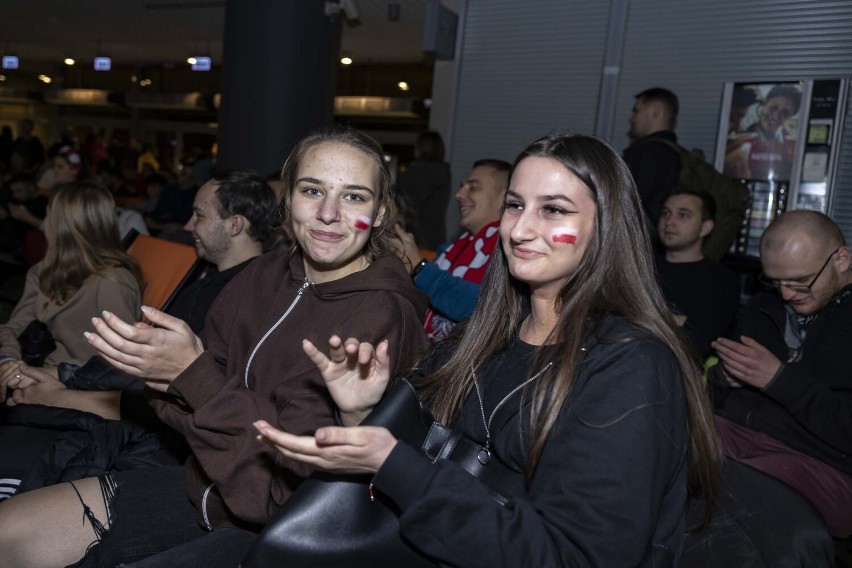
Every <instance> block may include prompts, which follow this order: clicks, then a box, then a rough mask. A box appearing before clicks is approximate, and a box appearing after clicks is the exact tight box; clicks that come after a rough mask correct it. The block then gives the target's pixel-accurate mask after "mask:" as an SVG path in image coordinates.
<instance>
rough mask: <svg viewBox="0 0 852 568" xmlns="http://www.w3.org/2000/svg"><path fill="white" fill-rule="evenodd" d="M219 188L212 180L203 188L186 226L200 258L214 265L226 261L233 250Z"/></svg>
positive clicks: (196, 197) (197, 196) (196, 198)
mask: <svg viewBox="0 0 852 568" xmlns="http://www.w3.org/2000/svg"><path fill="white" fill-rule="evenodd" d="M218 188H219V184H218V183H216V182H215V181H212V180H211V181H208V182H207V183H205V184H204V185H202V186H201V189H199V190H198V193H196V194H195V201H194V202H193V204H192V217H190V218H189V221H187V223H186V225H185V226H184V229H186V230H187V231H189V232H191V233H192V236H193V237H194V238H195V249H196V251H197V252H198V256H199V258H203V259H204V260H207V261H209V262H212V263H213V264H219V262H220V261H222V260H224V259H225V258H226V256H227V253H228V251H229V250H230V248H231V237H230V235H229V234H228V230H227V228H226V227H225V223H226V219H223V218H222V217H221V215H220V214H219V200H218V197H217V196H216V190H217V189H218Z"/></svg>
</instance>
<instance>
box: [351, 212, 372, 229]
mask: <svg viewBox="0 0 852 568" xmlns="http://www.w3.org/2000/svg"><path fill="white" fill-rule="evenodd" d="M372 224H373V220H372V219H370V218H369V217H367V216H366V215H358V219H356V220H355V228H356V229H360V230H362V231H367V230H369V229H370V227H371V226H372Z"/></svg>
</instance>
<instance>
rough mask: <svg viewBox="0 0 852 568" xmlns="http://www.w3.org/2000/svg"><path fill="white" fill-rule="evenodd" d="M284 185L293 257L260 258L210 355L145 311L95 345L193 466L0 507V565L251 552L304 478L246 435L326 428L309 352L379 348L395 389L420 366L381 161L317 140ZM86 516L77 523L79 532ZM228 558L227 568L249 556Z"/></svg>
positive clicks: (212, 319)
mask: <svg viewBox="0 0 852 568" xmlns="http://www.w3.org/2000/svg"><path fill="white" fill-rule="evenodd" d="M282 180H283V182H284V186H285V196H286V197H285V203H284V207H285V219H286V223H287V224H289V225H290V227H291V228H292V231H293V235H294V238H295V240H296V245H295V246H294V248H293V249H292V250H290V251H287V250H278V251H275V252H273V253H270V254H267V255H264V256H263V257H261V258H259V259H257V260H255V261H254V262H252V263H251V265H250V266H248V267H247V268H246V269H244V270H243V271H242V272H241V273H240V274H239V275H238V276H237V277H236V278H235V279H234V280H232V281H231V283H230V284H229V285H228V287H227V288H226V289H225V290H224V291H223V292H222V293H221V294H220V296H219V298H217V300H216V302H215V303H214V306H213V307H212V309H211V311H210V313H209V315H208V318H207V322H206V324H205V327H204V331H203V338H204V339H203V341H202V340H201V339H199V338H198V337H197V336H195V335H194V334H193V333H192V331H191V330H190V329H189V327H188V326H187V325H186V324H185V323H184V322H182V321H180V320H178V319H176V318H173V317H170V316H167V315H166V314H163V313H162V312H159V311H158V310H154V309H151V308H145V310H144V313H145V315H146V316H147V317H148V318H149V319H150V320H151V321H152V322H153V323H155V324H157V326H159V327H147V326H138V325H131V324H129V323H126V321H123V318H119V317H117V316H116V315H114V314H111V313H106V314H104V316H103V317H101V318H95V326H96V332H95V333H93V334H90V335H89V340H90V341H91V343H92V344H93V345H94V346H95V347H96V348H97V349H98V350H99V351H100V352H101V355H102V356H103V357H104V358H105V359H106V360H107V361H109V362H110V363H112V364H113V365H115V366H116V367H117V368H118V369H120V370H123V371H126V372H129V373H131V374H134V375H136V376H139V377H142V378H144V380H145V382H146V385H147V386H148V387H149V393H150V396H151V399H152V400H151V404H152V405H153V407H154V409H155V410H156V412H157V414H158V416H159V417H160V418H161V419H162V420H163V422H165V423H166V424H168V425H169V426H171V427H172V428H174V429H175V430H176V431H177V432H179V433H181V434H182V435H183V436H184V437H185V438H186V440H187V442H188V444H189V446H190V447H191V449H192V455H191V456H190V458H189V460H188V462H187V464H186V467H185V468H184V467H179V468H159V469H150V470H133V471H128V472H118V473H114V474H113V473H108V474H105V475H104V476H102V477H100V478H97V477H96V478H87V479H83V480H80V481H74V482H73V484H71V483H62V484H58V485H53V486H50V487H45V488H42V489H38V490H36V491H31V492H27V493H23V494H20V495H16V496H14V497H12V498H11V499H8V500H6V501H4V502H2V503H0V549H2V550H3V555H4V560H7V561H8V562H10V563H13V564H15V565H16V566H20V567H26V566H44V565H48V564H50V565H60V566H61V565H67V564H70V563H74V562H77V561H78V560H80V559H81V558H83V557H85V558H83V560H84V562H85V563H86V564H89V563H91V564H92V565H114V564H121V563H124V562H128V563H129V562H133V561H136V560H139V559H141V558H143V557H144V556H147V555H152V554H155V553H156V552H157V551H158V550H165V549H169V548H172V547H176V546H178V545H180V544H182V543H185V542H190V543H191V541H194V540H195V539H198V538H200V537H202V536H204V535H207V534H209V531H211V530H214V529H217V530H218V529H221V528H227V527H231V528H234V527H236V528H239V529H241V532H240V534H241V535H243V536H245V537H247V539H248V541H249V542H250V540H251V535H252V534H253V533H256V532H257V531H259V529H260V528H261V527H262V526H263V524H264V523H265V522H267V521H268V520H269V518H270V517H271V515H273V514H274V513H275V511H276V510H277V509H278V507H279V506H280V504H281V503H282V502H283V501H284V500H286V499H287V498H288V497H289V496H290V494H291V493H292V491H293V490H294V489H295V487H296V486H297V485H298V484H299V482H300V481H301V480H302V479H303V478H304V477H305V476H307V475H308V474H310V472H311V471H312V470H313V468H311V467H308V466H303V465H301V464H298V463H296V462H291V461H289V460H282V459H280V458H278V457H277V456H278V454H277V452H275V451H274V450H273V449H272V448H269V447H268V446H265V445H264V444H260V443H258V441H257V440H256V435H257V433H256V431H255V430H254V428H253V427H252V425H251V423H252V421H253V420H255V419H256V418H257V417H258V416H262V417H263V418H264V419H265V420H266V421H267V422H271V423H273V424H275V425H277V426H278V427H280V428H283V429H285V430H288V431H291V432H295V433H299V434H308V433H311V432H313V431H314V430H315V429H316V428H318V427H320V426H323V425H330V424H333V423H334V405H333V403H332V401H331V398H330V396H329V394H328V391H327V390H326V388H325V387H324V385H325V383H324V381H323V378H322V376H321V375H320V373H319V371H318V369H317V368H316V366H315V365H314V364H313V363H312V362H311V360H310V358H309V357H308V356H307V355H306V354H305V352H304V349H303V343H302V342H303V340H304V339H308V340H310V341H312V342H314V343H316V344H319V343H320V342H321V341H322V342H325V341H327V340H328V336H329V335H334V334H336V335H339V336H341V337H344V338H347V337H359V338H363V339H364V340H365V341H368V342H371V343H374V344H379V351H380V352H381V353H383V354H387V357H388V359H389V363H388V368H389V370H390V372H391V373H392V374H397V373H401V372H402V370H403V369H405V368H408V366H409V365H410V364H411V363H412V362H413V360H414V357H415V353H416V352H417V351H418V349H419V348H420V347H422V346H423V345H424V344H425V338H424V337H423V333H422V319H421V316H422V313H423V311H424V310H425V308H426V304H427V302H426V298H425V297H424V295H423V294H422V293H420V292H418V291H417V289H416V288H414V286H413V285H412V284H411V282H410V280H409V279H408V277H407V274H406V272H405V268H404V267H403V265H402V263H401V262H400V260H399V259H398V258H397V257H396V256H395V255H394V254H393V252H392V249H391V245H390V242H389V240H390V238H391V237H390V229H391V224H392V222H393V219H394V214H393V213H394V212H393V200H392V192H391V187H390V172H389V171H388V169H387V165H386V164H385V162H384V160H383V154H382V151H381V147H380V146H379V145H378V144H377V143H376V142H375V141H373V140H372V139H370V138H368V137H367V136H365V135H363V134H362V133H360V132H358V131H355V130H350V129H343V128H335V129H333V130H328V131H323V132H320V133H315V134H312V135H309V136H308V137H307V138H305V139H304V140H302V141H301V142H300V143H299V144H297V145H296V147H295V149H294V150H293V152H292V154H291V157H290V158H288V160H287V162H286V164H285V166H284V170H283V173H282ZM365 219H367V220H369V222H368V223H367V222H366V221H365ZM226 223H227V221H226ZM364 224H366V227H365V226H364ZM196 231H197V229H196ZM380 342H381V343H380ZM84 507H85V510H86V511H88V512H87V513H86V516H85V519H86V524H82V523H80V522H79V521H80V518H81V512H82V511H83V510H84ZM93 531H94V532H93ZM107 533H108V535H109V537H108V538H103V537H104V536H105V535H106V534H107ZM48 543H49V545H48ZM242 544H247V542H245V541H244V542H243V543H242ZM228 552H229V553H230V554H232V555H234V556H235V557H234V558H233V564H234V565H236V564H237V563H238V561H239V559H240V558H241V557H242V555H243V553H244V552H245V549H240V548H234V549H231V550H230V551H228ZM217 560H219V561H221V560H222V559H221V558H218V559H217ZM162 565H171V566H175V565H176V566H184V565H186V564H185V562H168V561H165V562H163V563H162Z"/></svg>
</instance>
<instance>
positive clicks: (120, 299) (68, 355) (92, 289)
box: [0, 263, 141, 365]
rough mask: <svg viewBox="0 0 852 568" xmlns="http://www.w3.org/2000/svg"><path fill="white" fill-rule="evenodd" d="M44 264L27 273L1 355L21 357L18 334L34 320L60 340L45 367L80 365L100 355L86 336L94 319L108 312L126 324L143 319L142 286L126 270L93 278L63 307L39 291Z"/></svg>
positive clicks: (1, 340)
mask: <svg viewBox="0 0 852 568" xmlns="http://www.w3.org/2000/svg"><path fill="white" fill-rule="evenodd" d="M40 272H41V263H38V264H36V265H35V266H33V267H32V268H30V270H29V272H27V282H26V285H25V286H24V295H23V296H22V297H21V300H20V301H19V302H18V305H17V306H15V309H14V311H13V312H12V315H11V316H10V318H9V321H8V322H7V323H6V324H4V325H0V355H12V356H14V357H15V358H20V357H21V348H20V346H19V345H18V339H17V338H18V335H20V333H21V331H23V329H24V328H25V327H26V326H27V325H28V324H29V323H30V322H31V321H32V320H34V319H37V320H39V321H41V322H44V323H45V324H47V327H48V329H50V332H51V333H52V334H53V339H54V340H55V341H56V350H55V351H54V352H53V353H51V354H50V355H48V356H47V360H46V361H45V365H58V364H59V363H63V362H65V363H76V364H78V365H82V364H83V363H85V362H86V361H87V360H88V359H89V358H90V357H91V356H92V355H95V354H96V352H95V350H94V348H93V347H92V346H91V345H90V344H89V342H88V341H87V340H86V338H85V337H83V332H84V331H92V317H93V316H97V315H100V313H101V312H102V311H103V310H108V311H110V312H112V313H114V314H115V315H117V316H118V317H120V318H121V319H123V320H124V321H128V322H135V321H137V320H138V319H139V315H140V312H139V307H140V304H141V293H140V291H139V283H138V282H136V279H135V278H134V277H133V275H132V274H131V273H130V272H129V271H127V270H126V269H124V268H111V269H109V271H108V272H107V273H106V275H105V276H94V275H93V276H90V277H89V278H88V279H87V280H86V281H85V282H84V283H83V286H82V287H81V288H80V289H79V290H77V292H76V293H75V294H74V295H73V296H72V297H71V299H70V300H68V301H67V302H65V303H64V304H62V305H61V306H58V305H56V304H55V303H53V302H51V301H49V300H48V298H47V297H46V296H45V295H44V294H42V292H41V289H40V288H39V284H38V278H39V274H40Z"/></svg>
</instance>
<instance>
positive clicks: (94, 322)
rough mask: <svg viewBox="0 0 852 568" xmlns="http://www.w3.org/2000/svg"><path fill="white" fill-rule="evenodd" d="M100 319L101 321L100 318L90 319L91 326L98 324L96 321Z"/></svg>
mask: <svg viewBox="0 0 852 568" xmlns="http://www.w3.org/2000/svg"><path fill="white" fill-rule="evenodd" d="M100 319H101V318H92V324H93V325H97V323H98V321H99V320H100Z"/></svg>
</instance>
